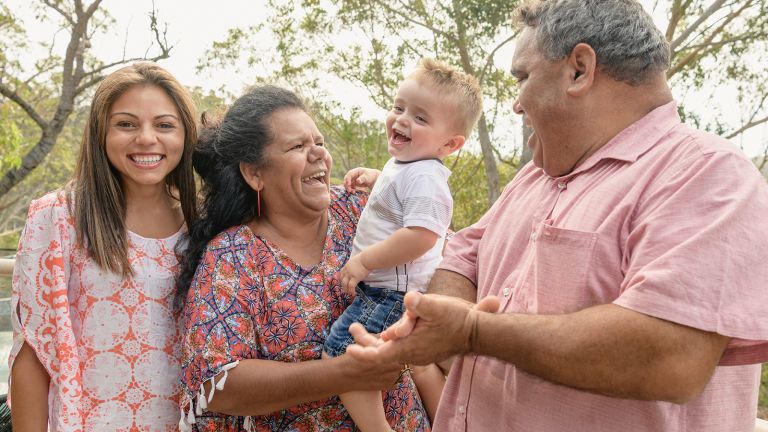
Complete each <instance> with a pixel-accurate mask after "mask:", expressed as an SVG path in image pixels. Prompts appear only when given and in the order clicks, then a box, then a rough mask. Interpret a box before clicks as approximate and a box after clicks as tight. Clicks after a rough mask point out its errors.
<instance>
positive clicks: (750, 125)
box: [725, 116, 768, 139]
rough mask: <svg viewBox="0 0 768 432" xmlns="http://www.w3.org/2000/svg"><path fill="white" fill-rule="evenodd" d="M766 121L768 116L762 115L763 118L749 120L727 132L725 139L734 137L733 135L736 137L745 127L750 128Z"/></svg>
mask: <svg viewBox="0 0 768 432" xmlns="http://www.w3.org/2000/svg"><path fill="white" fill-rule="evenodd" d="M766 122H768V116H765V117H763V118H761V119H758V120H752V121H751V122H749V123H747V124H745V125H743V126H742V127H740V128H738V129H736V130H735V131H733V132H731V133H730V134H728V135H727V136H726V137H725V138H726V139H732V138H735V137H737V136H738V135H739V134H742V133H744V132H745V131H746V130H747V129H751V128H753V127H755V126H759V125H761V124H763V123H766Z"/></svg>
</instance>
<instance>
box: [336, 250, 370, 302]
mask: <svg viewBox="0 0 768 432" xmlns="http://www.w3.org/2000/svg"><path fill="white" fill-rule="evenodd" d="M361 256H362V254H358V255H355V256H353V257H352V258H350V259H349V261H347V264H345V265H344V268H342V269H341V275H340V280H341V288H342V289H343V290H344V292H345V293H347V294H349V295H354V294H355V287H356V286H357V284H358V283H360V281H361V280H364V279H365V278H366V276H368V274H369V273H370V272H371V271H370V270H369V269H368V268H367V267H365V266H364V265H363V260H362V258H361Z"/></svg>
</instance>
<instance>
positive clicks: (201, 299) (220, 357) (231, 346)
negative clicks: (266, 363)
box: [181, 227, 261, 423]
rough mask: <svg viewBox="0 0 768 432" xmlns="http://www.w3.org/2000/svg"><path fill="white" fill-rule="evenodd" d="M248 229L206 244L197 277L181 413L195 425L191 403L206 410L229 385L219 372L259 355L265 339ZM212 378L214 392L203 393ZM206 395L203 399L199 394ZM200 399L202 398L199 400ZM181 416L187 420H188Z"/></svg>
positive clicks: (190, 298)
mask: <svg viewBox="0 0 768 432" xmlns="http://www.w3.org/2000/svg"><path fill="white" fill-rule="evenodd" d="M242 232H243V229H242V227H241V229H240V230H228V231H226V232H224V233H222V234H221V235H219V236H218V237H217V238H216V239H214V240H213V241H212V242H211V244H209V246H208V247H207V248H206V250H205V252H204V253H203V256H202V258H201V260H200V263H199V264H198V267H197V270H196V272H195V276H194V277H193V279H192V284H191V286H190V289H189V292H188V294H187V299H186V304H185V306H184V319H183V330H182V365H181V369H182V371H181V373H182V377H181V380H182V386H183V387H184V397H183V399H182V412H183V413H184V410H185V408H189V409H188V412H186V413H184V414H183V417H185V418H186V417H189V420H190V421H189V423H192V421H191V420H192V419H193V418H194V415H193V414H191V412H192V408H193V407H192V406H191V402H192V401H193V400H195V399H196V398H197V400H198V405H197V407H195V408H196V410H197V415H199V414H200V413H201V412H202V411H203V410H205V408H206V406H207V403H206V402H202V403H200V402H201V400H210V399H211V398H212V396H213V391H214V388H218V389H219V390H221V389H223V388H224V381H225V380H226V378H225V376H222V377H219V378H218V386H216V384H217V383H216V375H218V374H219V373H220V372H226V371H227V370H229V369H231V368H233V367H235V366H236V365H237V364H238V362H239V361H240V360H242V359H257V358H260V354H259V349H258V347H259V345H260V343H261V342H260V341H261V338H260V336H259V334H258V331H257V324H256V322H255V320H254V317H258V316H260V315H259V312H260V310H261V303H260V301H259V297H258V291H259V290H258V289H256V288H257V286H256V284H255V281H254V280H253V278H252V272H251V271H248V268H252V267H253V265H254V264H253V263H251V262H249V260H252V259H253V257H251V255H250V254H249V253H248V252H247V251H246V250H245V249H247V248H246V247H244V244H245V243H247V242H246V241H245V240H244V239H243V237H242ZM208 380H213V382H212V383H211V384H212V385H211V394H210V395H208V394H204V393H203V387H202V384H203V383H204V382H205V381H208ZM199 396H201V397H199ZM198 397H199V398H198ZM185 418H183V419H182V421H184V420H185Z"/></svg>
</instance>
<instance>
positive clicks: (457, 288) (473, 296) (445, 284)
mask: <svg viewBox="0 0 768 432" xmlns="http://www.w3.org/2000/svg"><path fill="white" fill-rule="evenodd" d="M427 294H441V295H446V296H451V297H458V298H460V299H464V300H467V301H469V302H472V303H476V302H477V287H475V284H473V283H472V281H470V280H469V279H467V278H466V277H464V276H462V275H460V274H458V273H455V272H452V271H449V270H441V269H438V270H436V271H435V274H434V276H432V280H431V281H430V282H429V285H428V286H427Z"/></svg>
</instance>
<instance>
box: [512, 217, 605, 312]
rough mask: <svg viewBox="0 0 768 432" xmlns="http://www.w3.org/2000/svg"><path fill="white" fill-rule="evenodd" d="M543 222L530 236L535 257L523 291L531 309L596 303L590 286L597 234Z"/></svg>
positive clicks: (561, 309) (570, 308) (567, 309)
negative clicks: (589, 276)
mask: <svg viewBox="0 0 768 432" xmlns="http://www.w3.org/2000/svg"><path fill="white" fill-rule="evenodd" d="M547 222H548V221H544V222H542V223H540V224H538V226H537V227H536V229H535V230H534V233H533V235H532V238H531V240H532V241H531V247H532V251H531V253H532V257H531V258H532V260H531V264H530V267H529V269H528V272H527V275H526V278H525V281H524V289H523V291H524V292H525V293H526V294H527V295H526V297H528V299H527V300H528V302H527V303H528V311H529V312H533V313H539V314H561V313H569V312H575V311H577V310H581V309H583V308H585V307H588V306H591V305H593V304H595V303H596V301H597V299H596V298H595V296H594V295H593V294H592V290H591V289H590V287H588V286H587V281H588V278H587V276H588V275H589V274H590V271H592V268H591V267H592V265H593V256H594V252H595V246H596V244H597V240H598V234H597V233H593V232H586V231H574V230H568V229H563V228H556V227H554V226H551V225H549V224H548V223H547Z"/></svg>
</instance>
